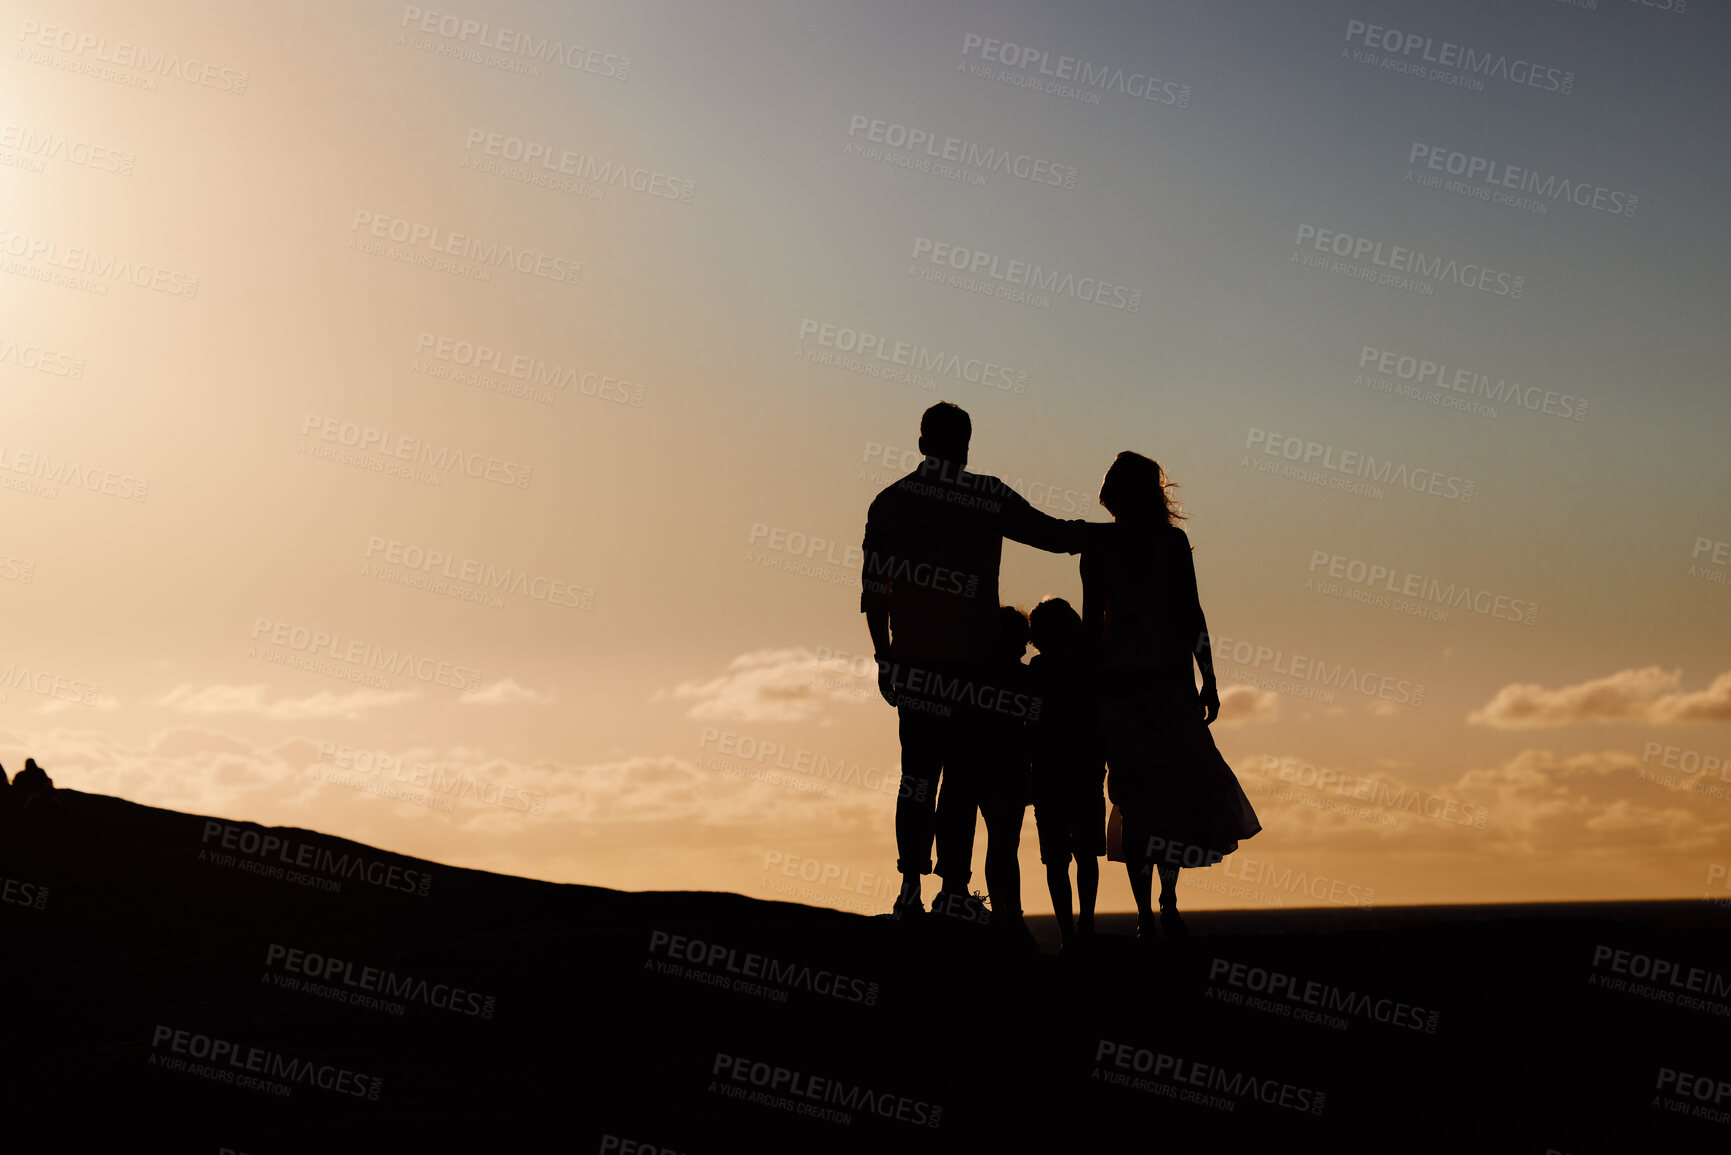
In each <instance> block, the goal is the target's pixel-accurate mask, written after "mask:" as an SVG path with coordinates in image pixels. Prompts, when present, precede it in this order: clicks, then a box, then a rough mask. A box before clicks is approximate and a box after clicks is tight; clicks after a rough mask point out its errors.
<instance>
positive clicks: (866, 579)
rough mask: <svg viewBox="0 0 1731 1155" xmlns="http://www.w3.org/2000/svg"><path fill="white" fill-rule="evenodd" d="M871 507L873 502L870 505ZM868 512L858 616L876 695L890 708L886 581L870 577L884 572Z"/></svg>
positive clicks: (892, 702)
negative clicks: (867, 637)
mask: <svg viewBox="0 0 1731 1155" xmlns="http://www.w3.org/2000/svg"><path fill="white" fill-rule="evenodd" d="M872 505H873V507H874V508H875V507H876V505H877V503H876V502H873V503H872ZM873 529H874V527H873V525H872V517H871V511H869V510H868V511H867V513H866V531H865V540H864V541H863V542H861V543H860V554H861V556H862V558H863V559H864V560H863V561H862V562H861V567H860V583H859V588H860V594H859V608H860V613H862V614H864V615H865V616H866V629H867V630H869V631H871V636H872V656H873V657H874V658H876V660H877V664H878V693H880V694H882V695H883V698H884V701H886V702H888V703H889V704H890V705H892V706H893V705H895V704H896V692H895V677H894V674H893V672H892V670H891V667H890V661H889V653H890V582H889V580H888V579H883V578H877V577H874V576H873V574H881V573H883V572H885V568H886V567H884V566H883V565H882V564H879V563H878V546H879V542H878V535H877V534H876V533H875V532H873Z"/></svg>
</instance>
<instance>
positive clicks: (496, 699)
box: [457, 678, 553, 706]
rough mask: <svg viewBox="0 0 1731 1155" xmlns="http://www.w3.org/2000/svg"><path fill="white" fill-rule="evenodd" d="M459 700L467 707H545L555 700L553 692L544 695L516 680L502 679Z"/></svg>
mask: <svg viewBox="0 0 1731 1155" xmlns="http://www.w3.org/2000/svg"><path fill="white" fill-rule="evenodd" d="M457 700H458V701H459V702H461V703H462V704H463V705H465V706H515V705H518V704H528V705H532V706H545V705H546V704H547V703H549V702H551V701H552V700H553V691H551V690H549V691H547V692H546V693H545V694H543V693H541V692H540V691H538V690H531V689H529V687H527V686H519V685H518V684H517V681H516V679H515V678H501V679H500V680H499V681H497V682H494V683H493V684H492V685H490V686H482V687H481V688H480V689H479V690H476V691H475V692H474V693H472V694H464V695H463V696H462V697H461V698H459V699H457Z"/></svg>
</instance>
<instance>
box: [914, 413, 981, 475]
mask: <svg viewBox="0 0 1731 1155" xmlns="http://www.w3.org/2000/svg"><path fill="white" fill-rule="evenodd" d="M973 435H974V423H973V422H972V421H970V420H969V419H968V411H967V410H966V409H963V408H962V407H961V406H960V405H956V404H952V403H951V402H949V401H940V402H938V403H937V404H936V405H934V406H932V407H931V408H930V409H928V410H926V412H925V415H924V416H922V417H921V418H920V452H921V453H923V454H925V455H926V456H927V457H935V458H937V459H938V460H939V461H947V462H949V463H950V464H951V465H954V466H955V467H956V468H958V469H960V468H961V467H962V466H965V465H966V464H967V463H968V441H969V439H971V438H972V437H973Z"/></svg>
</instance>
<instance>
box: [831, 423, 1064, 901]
mask: <svg viewBox="0 0 1731 1155" xmlns="http://www.w3.org/2000/svg"><path fill="white" fill-rule="evenodd" d="M972 436H973V422H972V421H970V420H969V418H968V415H967V412H966V411H965V410H963V409H962V408H961V407H960V406H957V405H952V404H950V403H949V402H947V401H943V402H939V403H938V404H936V405H934V406H932V407H931V408H930V409H928V410H926V412H925V415H924V416H923V417H922V418H921V419H920V442H919V445H920V452H921V453H923V454H925V460H924V461H923V462H922V463H921V464H920V466H919V467H918V468H917V469H915V470H914V471H913V472H912V473H909V474H908V475H907V476H906V477H903V478H902V479H901V480H899V481H896V482H894V483H893V484H891V485H889V486H888V487H886V488H885V489H884V490H883V491H882V492H881V493H879V494H878V495H877V497H876V498H875V499H873V501H872V503H871V508H870V510H869V511H868V512H867V514H866V532H865V543H864V554H865V566H864V573H863V575H862V580H861V585H862V589H861V593H860V610H861V612H863V613H864V614H865V615H866V625H867V627H868V628H869V629H870V630H871V637H872V647H873V649H874V651H875V653H876V655H877V660H878V689H879V691H880V692H881V693H882V694H883V696H884V699H885V700H886V701H887V702H889V703H890V705H892V706H895V707H896V709H897V712H898V714H899V715H900V718H899V723H900V730H901V743H902V787H901V793H900V796H899V797H898V799H897V801H896V852H897V855H898V859H897V862H896V869H897V870H899V871H900V872H901V875H902V889H901V894H900V896H899V897H898V898H897V899H896V911H897V913H901V914H914V913H918V912H923V911H924V910H925V906H924V904H923V903H922V901H921V898H920V878H921V876H922V875H925V874H930V873H932V859H931V852H932V841H933V837H934V814H935V810H934V807H935V804H936V801H937V788H938V779H939V775H940V774H942V773H944V771H945V770H946V769H947V768H949V767H952V766H954V765H956V764H957V763H958V760H962V761H965V754H966V748H965V743H966V742H967V741H968V739H969V738H970V737H971V736H973V735H975V734H977V733H978V728H977V726H976V725H973V724H972V722H973V719H974V718H976V717H977V714H976V715H971V714H969V713H968V711H978V710H980V709H981V708H982V706H984V708H986V709H994V708H997V707H998V705H999V704H1000V703H999V702H998V701H996V700H994V701H993V702H989V703H982V702H981V701H980V699H981V697H983V696H984V695H983V693H982V690H983V687H985V686H986V685H988V684H989V683H990V677H989V675H987V676H983V673H984V672H983V671H982V668H981V667H982V666H983V665H984V664H986V663H989V661H990V658H991V654H992V652H993V644H994V642H995V640H996V638H997V636H998V630H999V616H998V566H999V562H1000V559H1001V558H1002V556H1003V548H1004V539H1005V538H1006V537H1007V538H1009V539H1010V540H1011V541H1019V542H1022V543H1024V544H1026V545H1031V546H1034V547H1036V548H1038V549H1043V550H1048V551H1050V552H1052V553H1079V552H1080V551H1081V549H1082V545H1083V540H1082V538H1083V526H1084V524H1085V523H1084V522H1081V521H1059V520H1058V519H1057V518H1054V517H1050V516H1048V515H1046V514H1043V513H1041V512H1039V511H1038V510H1036V509H1035V508H1034V507H1033V506H1031V505H1029V504H1028V502H1027V501H1026V500H1024V499H1023V498H1022V496H1021V495H1020V494H1018V493H1016V492H1015V491H1014V490H1012V489H1011V488H1010V487H1009V486H1007V485H1005V484H1004V483H1003V482H1002V481H999V480H998V479H997V478H995V477H989V476H986V475H983V474H978V473H969V472H967V471H966V469H965V468H964V467H965V466H966V465H967V461H968V442H969V440H970V439H971V438H972ZM1010 708H1014V707H1013V704H1012V706H1011V707H1010ZM951 841H952V840H950V839H948V838H946V839H942V840H940V841H939V842H938V847H937V849H938V863H937V873H938V875H939V876H940V877H941V878H942V879H943V892H944V896H945V898H946V901H951V900H954V899H955V898H956V897H957V896H965V895H966V894H967V886H968V879H969V877H970V876H971V872H972V867H971V863H970V861H969V859H970V857H971V851H972V847H971V846H969V847H968V848H967V849H966V850H962V849H961V848H960V847H957V846H954V845H946V843H947V842H951ZM969 841H970V842H971V841H972V840H971V839H970V840H969ZM988 853H989V850H988ZM993 898H994V905H995V906H998V907H1000V908H1002V909H1006V910H1010V911H1018V912H1019V910H1020V908H1021V905H1022V904H1021V896H1020V895H1016V894H1012V895H994V896H993Z"/></svg>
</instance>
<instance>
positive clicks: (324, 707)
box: [152, 682, 420, 719]
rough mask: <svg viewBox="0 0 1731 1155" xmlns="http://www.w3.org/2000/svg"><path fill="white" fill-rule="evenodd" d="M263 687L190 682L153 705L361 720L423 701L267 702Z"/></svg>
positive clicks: (346, 697) (358, 696)
mask: <svg viewBox="0 0 1731 1155" xmlns="http://www.w3.org/2000/svg"><path fill="white" fill-rule="evenodd" d="M264 694H265V688H264V687H263V686H262V685H251V686H233V685H225V684H220V683H219V684H216V685H210V686H206V687H205V688H204V689H202V690H195V689H193V687H192V684H191V683H190V682H182V683H181V684H180V685H178V686H176V687H175V688H174V689H172V690H170V691H169V692H168V693H166V694H164V695H163V696H162V697H160V698H158V699H156V700H155V701H154V702H153V703H152V705H156V706H162V707H165V708H167V709H170V710H173V711H175V712H176V713H178V714H199V715H206V716H208V715H214V714H251V715H254V716H255V717H260V718H282V719H294V718H359V717H361V716H362V715H364V714H365V713H366V712H367V711H368V710H375V709H385V708H388V707H390V706H395V705H398V704H399V703H401V702H406V701H408V700H410V699H411V698H418V697H420V691H419V690H365V689H358V690H350V691H349V692H348V693H346V694H340V695H339V694H334V693H332V692H331V691H329V690H321V691H319V692H318V693H316V694H313V695H312V696H310V697H306V698H278V699H276V700H275V701H270V702H267V701H265V696H264Z"/></svg>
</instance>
